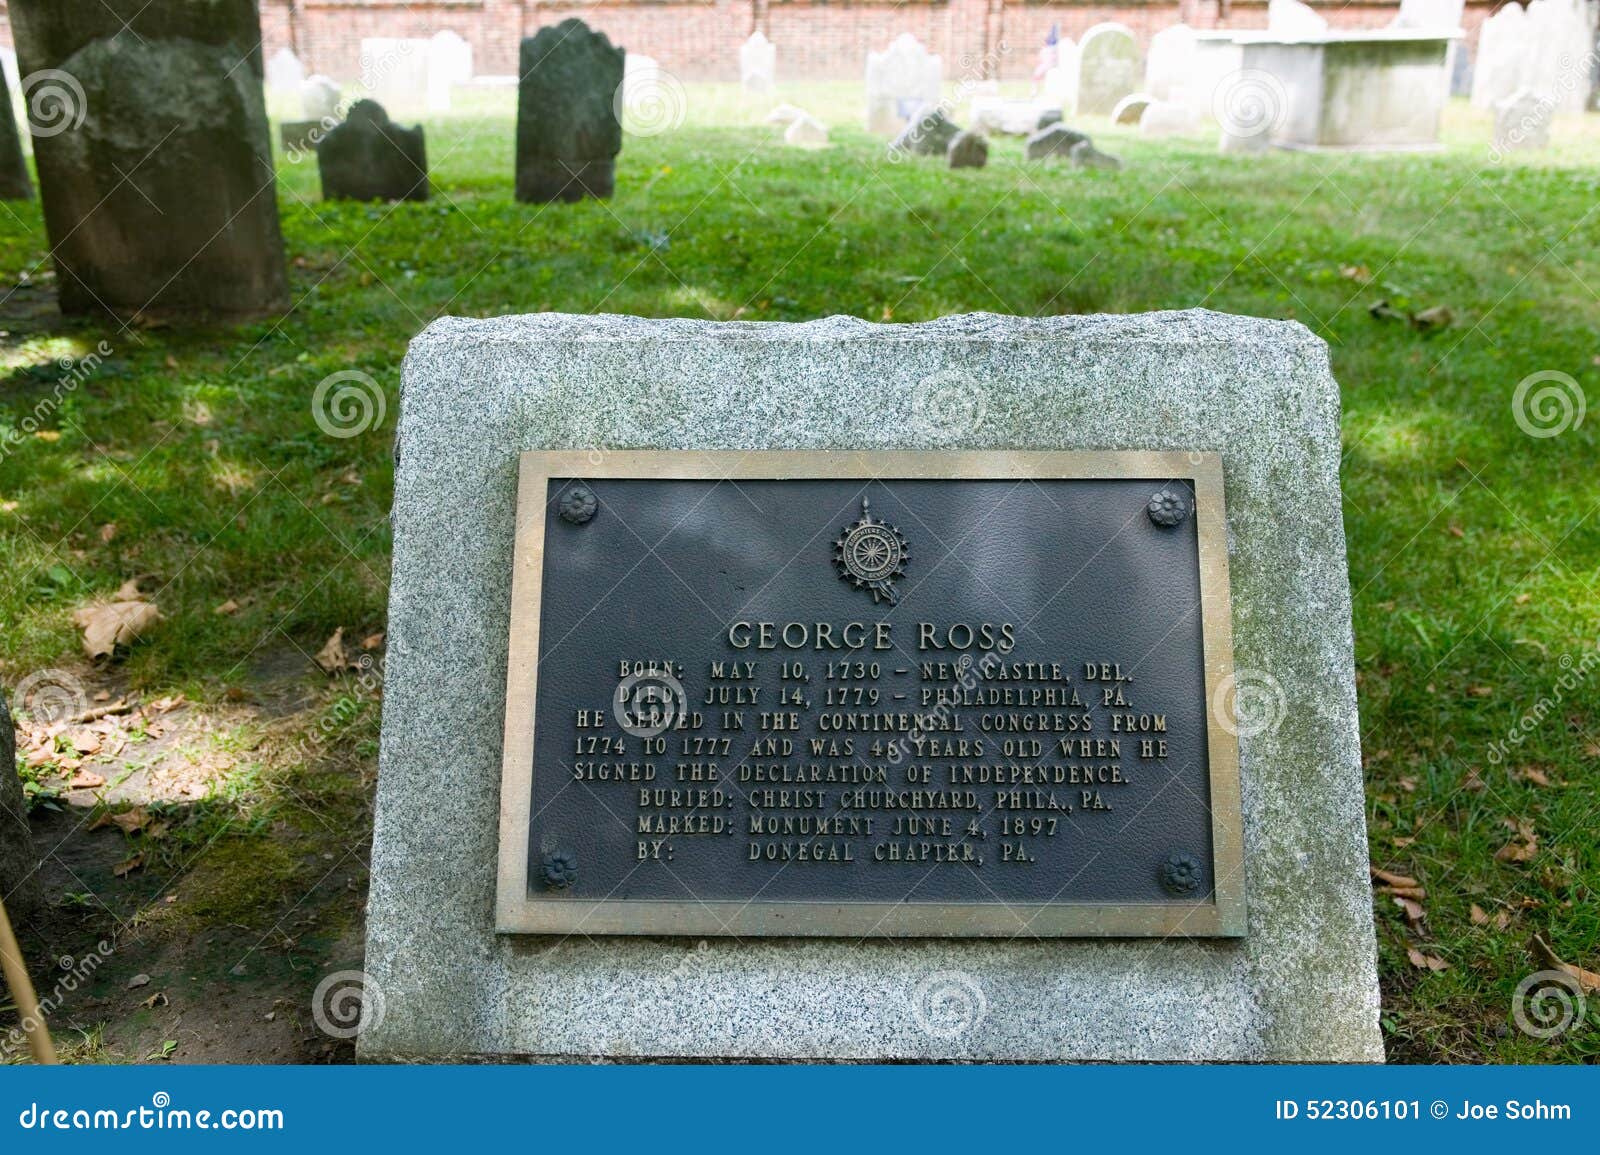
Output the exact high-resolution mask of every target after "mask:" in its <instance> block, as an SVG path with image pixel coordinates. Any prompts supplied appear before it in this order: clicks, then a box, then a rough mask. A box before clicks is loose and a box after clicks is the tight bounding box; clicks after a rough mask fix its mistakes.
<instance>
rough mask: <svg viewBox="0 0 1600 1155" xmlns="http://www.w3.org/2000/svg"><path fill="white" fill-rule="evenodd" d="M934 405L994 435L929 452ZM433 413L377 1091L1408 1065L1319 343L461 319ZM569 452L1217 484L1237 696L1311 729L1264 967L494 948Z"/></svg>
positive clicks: (373, 936)
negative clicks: (1103, 467)
mask: <svg viewBox="0 0 1600 1155" xmlns="http://www.w3.org/2000/svg"><path fill="white" fill-rule="evenodd" d="M930 378H933V379H935V381H934V384H935V385H936V386H938V387H940V388H944V387H946V386H947V383H948V382H950V381H959V382H960V387H961V389H962V390H963V396H965V397H967V398H969V399H970V403H969V404H968V405H967V406H966V407H964V409H963V412H965V413H968V414H970V415H971V418H970V420H966V421H957V422H942V421H933V422H930V421H929V420H927V419H926V415H925V414H924V413H922V412H921V408H922V407H924V406H925V405H926V400H925V394H926V392H927V389H928V388H929V386H928V385H927V384H926V383H927V382H928V381H929V380H930ZM919 399H922V400H920V401H919ZM401 408H402V413H401V417H400V428H399V445H398V452H399V465H398V469H397V474H396V480H395V490H396V492H395V508H394V534H395V550H394V574H393V586H392V591H391V601H390V625H389V646H390V649H389V658H388V680H387V684H386V687H385V691H384V697H385V703H384V729H383V745H382V755H381V769H380V781H379V788H378V810H377V821H376V831H375V835H374V841H373V851H372V884H371V905H370V914H369V920H368V944H367V956H366V957H367V961H366V966H367V969H368V972H369V976H370V985H371V988H372V989H373V990H375V991H377V992H381V994H382V1003H383V1014H382V1016H381V1019H376V1020H375V1021H374V1022H373V1023H372V1024H371V1025H370V1026H369V1029H368V1030H367V1031H366V1033H365V1034H364V1035H363V1037H362V1040H361V1054H362V1055H363V1056H364V1057H365V1058H369V1059H382V1058H399V1057H422V1056H436V1057H443V1056H455V1057H461V1056H469V1055H508V1054H513V1055H514V1054H522V1055H557V1056H560V1055H604V1056H611V1057H619V1058H627V1057H646V1056H679V1057H696V1056H701V1057H704V1056H732V1057H749V1058H780V1057H797V1058H837V1059H864V1060H866V1059H934V1058H950V1059H1056V1060H1090V1059H1105V1060H1127V1061H1135V1060H1157V1061H1162V1060H1166V1061H1202V1060H1204V1061H1276V1062H1301V1061H1381V1060H1382V1058H1383V1047H1382V1041H1381V1037H1380V1035H1379V1030H1378V986H1377V972H1376V951H1375V943H1374V938H1373V926H1372V905H1371V901H1372V900H1371V891H1370V884H1369V882H1368V876H1367V843H1366V830H1365V814H1364V807H1363V802H1362V778H1361V767H1360V751H1359V743H1358V730H1357V724H1356V695H1355V684H1354V677H1353V653H1352V643H1351V632H1350V594H1349V584H1348V579H1347V571H1346V568H1345V546H1344V532H1343V521H1342V517H1341V509H1340V501H1339V488H1338V470H1339V459H1340V442H1339V391H1338V386H1337V385H1336V384H1335V382H1334V380H1333V378H1332V376H1331V374H1330V371H1329V368H1328V355H1327V348H1326V346H1325V345H1324V344H1323V343H1322V342H1321V341H1320V340H1318V339H1316V338H1315V337H1313V336H1312V335H1311V334H1310V333H1309V332H1308V331H1307V330H1306V329H1305V328H1304V327H1302V326H1301V325H1299V324H1298V323H1294V322H1284V321H1263V320H1254V319H1249V318H1243V317H1232V316H1226V315H1223V314H1218V313H1210V312H1204V311H1191V312H1182V313H1155V314H1147V315H1141V316H1125V317H1110V316H1107V317H1054V318H1039V319H1035V318H1014V317H997V316H990V315H982V314H979V315H972V316H963V317H949V318H945V319H943V320H940V321H936V322H930V323H927V324H921V325H874V324H868V323H866V322H863V321H858V320H854V319H850V318H843V317H835V318H830V319H828V320H824V321H816V322H812V323H809V324H804V325H784V324H753V323H733V324H718V323H712V322H698V321H683V320H667V321H653V320H643V319H639V318H633V317H608V316H595V317H570V316H561V315H554V314H547V315H539V316H528V317H506V318H500V319H496V320H465V319H455V318H452V319H446V320H441V321H437V322H435V323H434V324H433V325H431V326H429V327H428V329H427V330H426V331H425V332H424V333H422V334H421V335H420V336H419V337H417V338H416V339H415V340H414V341H413V342H412V345H411V349H410V352H409V353H408V355H407V358H406V364H405V375H404V386H403V397H402V406H401ZM541 447H543V448H564V449H591V450H593V452H594V453H595V454H597V455H603V454H604V453H605V452H606V449H607V448H640V449H860V450H872V449H941V448H950V449H958V448H959V449H1152V450H1163V449H1164V450H1173V449H1177V450H1212V451H1215V452H1218V453H1220V454H1221V455H1222V460H1223V471H1224V478H1225V483H1226V487H1227V511H1228V532H1229V542H1230V549H1229V553H1230V558H1229V562H1230V567H1231V571H1232V598H1233V611H1234V622H1233V638H1234V659H1235V670H1236V675H1237V677H1238V678H1239V679H1240V680H1241V683H1242V682H1243V680H1244V679H1245V678H1247V677H1248V678H1252V679H1254V681H1255V684H1256V685H1258V686H1260V685H1266V686H1269V687H1271V686H1276V687H1277V690H1276V691H1275V692H1276V693H1278V694H1281V699H1280V703H1279V704H1280V706H1281V709H1280V710H1279V711H1277V724H1276V725H1274V726H1270V727H1262V728H1258V727H1255V726H1250V727H1241V733H1240V763H1241V778H1242V789H1243V800H1244V836H1245V837H1244V842H1245V864H1246V886H1247V902H1248V908H1249V926H1248V933H1247V935H1246V937H1244V938H1243V939H1238V940H1197V939H1185V940H1176V939H1174V940H1144V941H1132V940H1071V939H1052V940H1023V939H1005V940H994V939H990V940H959V941H957V940H943V939H918V940H881V939H875V940H868V941H860V940H844V939H811V940H802V939H776V938H766V939H756V938H745V939H727V938H717V939H710V940H705V941H700V940H694V939H677V938H638V937H600V936H593V937H583V936H571V937H555V936H548V937H533V936H500V935H497V934H496V933H495V932H494V925H495V874H496V872H495V859H496V853H497V845H498V834H499V789H500V770H501V765H500V762H501V746H502V734H503V721H504V718H503V713H504V709H505V687H506V661H507V647H508V615H509V607H510V600H511V575H512V544H513V537H514V532H515V516H516V511H515V501H516V488H517V464H518V455H519V454H520V453H521V452H523V451H524V450H528V449H533V448H541ZM374 1001H376V1000H374ZM952 1010H954V1012H955V1013H954V1016H953V1018H952V1017H951V1012H952ZM952 1024H953V1028H954V1029H952Z"/></svg>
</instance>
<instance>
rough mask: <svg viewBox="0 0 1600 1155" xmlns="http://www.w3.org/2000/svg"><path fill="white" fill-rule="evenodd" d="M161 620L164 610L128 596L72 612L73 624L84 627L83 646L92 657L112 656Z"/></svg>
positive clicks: (80, 627) (82, 628)
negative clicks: (124, 598) (120, 599)
mask: <svg viewBox="0 0 1600 1155" xmlns="http://www.w3.org/2000/svg"><path fill="white" fill-rule="evenodd" d="M118 592H119V595H120V592H121V591H118ZM160 620H161V611H160V610H158V609H156V607H155V606H154V605H152V604H151V603H149V602H143V601H128V600H123V601H114V602H111V603H109V604H102V605H95V606H84V607H83V608H82V609H80V610H78V611H77V612H76V613H74V614H73V615H72V624H73V625H75V626H77V627H78V628H79V629H81V630H82V631H83V648H84V651H85V652H86V653H87V654H88V655H89V657H91V658H100V657H106V656H109V655H110V654H112V653H114V652H115V650H116V648H117V647H118V646H131V645H132V644H133V643H134V642H136V641H137V640H138V639H139V637H140V635H142V634H144V633H145V632H146V631H148V630H150V629H151V628H152V627H154V626H155V624H156V623H157V622H159V621H160Z"/></svg>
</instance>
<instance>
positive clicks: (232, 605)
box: [211, 598, 239, 617]
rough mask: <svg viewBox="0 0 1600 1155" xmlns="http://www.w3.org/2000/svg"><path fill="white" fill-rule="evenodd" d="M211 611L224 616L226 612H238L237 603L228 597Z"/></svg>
mask: <svg viewBox="0 0 1600 1155" xmlns="http://www.w3.org/2000/svg"><path fill="white" fill-rule="evenodd" d="M211 612H212V613H214V614H221V615H223V616H224V617H226V616H227V615H228V614H233V613H238V612H239V603H238V602H236V601H234V600H233V599H232V598H229V599H228V600H227V601H225V602H223V603H222V604H221V605H220V606H218V607H217V608H216V609H214V610H212V611H211Z"/></svg>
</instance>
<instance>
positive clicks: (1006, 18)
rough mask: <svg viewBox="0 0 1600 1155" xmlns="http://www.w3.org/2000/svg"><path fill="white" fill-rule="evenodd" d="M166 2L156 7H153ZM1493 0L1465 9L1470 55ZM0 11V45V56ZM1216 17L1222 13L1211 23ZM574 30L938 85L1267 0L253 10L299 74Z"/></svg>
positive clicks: (702, 1)
mask: <svg viewBox="0 0 1600 1155" xmlns="http://www.w3.org/2000/svg"><path fill="white" fill-rule="evenodd" d="M158 2H163V3H164V2H166V0H158ZM1502 2H1503V0H1467V7H1466V14H1465V17H1464V19H1463V21H1462V22H1463V24H1465V26H1466V28H1467V40H1468V43H1469V44H1474V45H1475V44H1476V41H1477V32H1478V27H1479V25H1481V24H1482V23H1483V21H1484V20H1485V19H1486V18H1487V17H1488V16H1489V14H1490V13H1491V12H1493V11H1494V10H1495V9H1496V8H1497V7H1499V6H1500V4H1501V3H1502ZM1310 3H1311V6H1312V7H1313V8H1316V9H1317V10H1318V11H1319V12H1320V13H1321V14H1322V15H1323V16H1324V17H1325V18H1326V19H1327V20H1328V22H1329V23H1330V24H1332V25H1334V26H1335V27H1339V28H1380V27H1382V26H1383V25H1385V24H1387V23H1389V21H1390V20H1391V19H1393V17H1394V14H1395V11H1396V9H1397V8H1398V7H1399V0H1356V2H1354V3H1341V2H1340V0H1310ZM5 10H6V3H5V0H0V46H6V47H9V46H10V44H11V26H10V22H9V21H8V20H7V19H6V14H5ZM1224 12H1226V15H1224V14H1223V13H1224ZM568 16H577V17H580V18H581V19H583V20H584V21H585V22H586V23H588V24H589V26H590V27H592V28H597V29H599V30H601V31H603V32H604V33H605V34H606V35H607V36H609V37H610V38H611V40H612V42H613V43H616V44H621V45H622V46H623V47H625V48H628V49H629V50H631V51H634V52H640V53H643V54H645V55H648V56H654V57H655V58H656V59H657V60H659V61H661V63H662V66H663V67H665V68H667V69H668V70H669V71H671V72H673V73H674V74H675V75H677V76H679V77H681V78H682V79H684V80H732V79H735V78H737V76H738V74H739V45H740V44H741V43H742V42H743V41H744V39H745V38H746V37H747V36H749V35H750V33H751V32H752V31H754V30H755V29H756V28H758V27H759V28H761V29H762V31H764V32H765V33H766V34H767V36H768V37H770V38H771V39H772V41H773V42H774V43H775V44H777V46H778V77H779V81H780V83H781V82H782V81H783V80H784V79H790V80H795V79H815V80H826V79H847V80H856V79H859V78H860V77H861V76H862V73H863V70H864V68H865V65H866V54H867V52H868V51H869V50H879V49H882V48H883V47H884V46H885V45H886V44H888V42H889V41H890V40H892V39H893V38H894V37H895V36H898V35H899V34H900V33H902V32H909V33H911V34H912V35H913V36H915V37H916V38H917V39H918V40H921V41H922V43H923V44H925V45H927V47H928V48H929V50H930V51H933V52H937V53H940V54H941V55H942V56H944V58H945V77H946V78H947V79H952V80H953V79H958V78H961V77H965V76H969V75H973V74H974V73H976V72H979V71H983V72H985V73H986V74H988V75H998V76H1000V77H1002V78H1004V79H1021V78H1025V77H1028V76H1031V75H1032V73H1033V67H1034V62H1035V60H1036V58H1037V55H1038V51H1039V46H1040V45H1041V44H1042V43H1043V42H1044V37H1045V34H1046V33H1047V32H1048V31H1049V30H1050V28H1051V26H1052V25H1055V26H1056V27H1058V28H1059V29H1060V31H1061V33H1062V34H1063V35H1066V36H1071V37H1072V38H1073V39H1074V40H1076V39H1079V38H1081V37H1082V36H1083V33H1084V32H1085V31H1087V30H1088V29H1089V28H1090V27H1091V26H1092V25H1095V24H1098V23H1100V22H1101V21H1105V20H1115V21H1118V22H1120V23H1122V24H1126V25H1127V26H1128V27H1129V28H1131V29H1133V31H1134V34H1135V35H1137V36H1138V37H1139V39H1140V41H1148V40H1149V38H1150V36H1151V35H1152V34H1154V33H1155V32H1158V31H1159V30H1161V29H1162V28H1165V27H1167V26H1168V25H1171V24H1175V23H1177V22H1178V21H1179V20H1183V21H1185V22H1186V23H1188V24H1189V25H1191V26H1192V27H1195V28H1263V27H1265V26H1266V23H1267V5H1266V0H1122V2H1121V3H1118V2H1116V0H589V2H584V0H261V33H262V41H263V44H264V45H265V50H266V52H267V53H268V55H270V54H272V53H273V52H276V51H277V50H278V49H279V48H283V47H292V48H293V49H294V50H295V51H296V52H297V53H299V55H300V57H301V59H302V60H304V61H305V62H306V64H307V68H308V70H309V71H313V72H326V73H328V74H329V75H330V76H334V77H337V78H339V79H351V78H354V77H355V76H356V75H358V74H359V72H360V49H361V41H362V39H363V38H364V37H368V36H398V37H427V36H432V35H433V34H434V33H435V32H441V31H444V30H445V29H449V30H450V31H452V32H455V33H457V34H458V35H460V36H462V37H464V38H465V39H466V40H467V41H469V42H470V43H471V44H472V50H473V63H474V67H475V68H476V69H477V71H478V72H479V73H498V74H502V75H509V74H512V73H515V72H516V70H517V45H518V43H519V41H520V40H521V39H522V37H524V36H531V35H533V33H534V32H536V31H538V29H539V28H541V27H543V26H544V25H546V24H555V23H558V22H559V21H561V20H564V19H566V18H567V17H568Z"/></svg>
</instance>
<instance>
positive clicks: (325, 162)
mask: <svg viewBox="0 0 1600 1155" xmlns="http://www.w3.org/2000/svg"><path fill="white" fill-rule="evenodd" d="M317 171H318V172H319V173H320V174H321V175H322V199H323V200H328V201H333V200H348V201H425V200H427V199H428V151H427V146H426V144H425V142H424V140H423V136H422V126H421V125H420V124H419V125H417V126H415V127H414V128H406V127H404V126H403V125H399V124H396V123H395V122H394V121H392V120H390V119H389V114H388V113H387V112H385V111H384V110H383V105H381V104H379V103H378V102H377V101H376V100H358V101H357V102H356V103H355V106H354V107H352V108H351V109H350V114H349V115H348V116H347V117H345V120H344V123H343V124H340V125H338V126H337V127H336V128H334V129H333V130H332V131H330V132H329V133H328V135H327V136H325V137H323V138H322V142H321V143H320V144H318V145H317Z"/></svg>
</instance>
